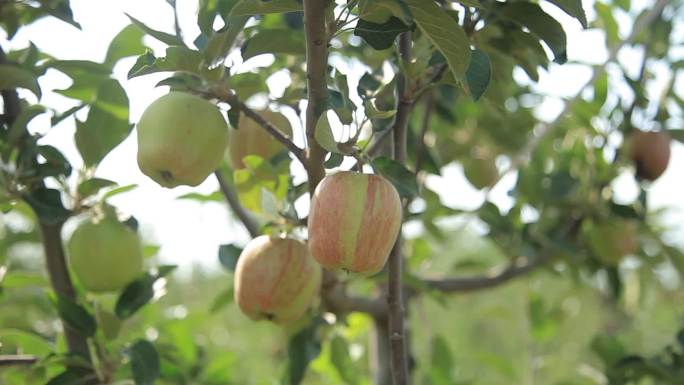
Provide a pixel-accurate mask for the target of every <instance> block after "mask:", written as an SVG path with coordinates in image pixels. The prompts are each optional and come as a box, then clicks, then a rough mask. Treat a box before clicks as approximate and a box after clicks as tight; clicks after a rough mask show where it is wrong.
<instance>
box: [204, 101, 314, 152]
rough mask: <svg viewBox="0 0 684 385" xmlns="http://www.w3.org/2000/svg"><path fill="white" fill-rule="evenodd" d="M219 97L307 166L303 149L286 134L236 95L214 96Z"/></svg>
mask: <svg viewBox="0 0 684 385" xmlns="http://www.w3.org/2000/svg"><path fill="white" fill-rule="evenodd" d="M212 96H214V97H218V99H219V100H221V101H224V102H226V103H228V104H230V105H231V106H232V107H234V108H237V109H238V110H240V111H241V112H242V113H243V114H245V116H247V117H248V118H250V119H252V120H253V121H254V122H256V123H257V124H258V125H259V126H260V127H261V128H263V129H264V130H266V131H267V132H268V133H269V134H271V135H272V136H273V137H274V138H275V139H276V140H278V141H279V142H280V143H282V144H283V145H284V146H285V148H287V149H288V151H290V152H291V153H292V154H293V155H294V156H295V158H297V160H299V161H300V162H301V163H302V164H303V165H304V166H306V164H307V160H306V154H305V152H304V150H303V149H301V148H300V147H298V146H297V145H296V144H295V143H294V142H293V141H292V140H291V139H290V138H289V137H288V136H287V135H285V133H283V132H282V131H280V130H279V129H278V128H277V127H276V126H274V125H273V124H271V123H270V122H269V121H268V120H266V119H264V118H263V117H262V116H261V115H260V114H259V113H258V112H256V111H254V110H253V109H251V108H249V106H247V105H246V104H245V103H243V102H242V101H240V100H239V99H238V98H237V96H236V95H234V94H222V95H212Z"/></svg>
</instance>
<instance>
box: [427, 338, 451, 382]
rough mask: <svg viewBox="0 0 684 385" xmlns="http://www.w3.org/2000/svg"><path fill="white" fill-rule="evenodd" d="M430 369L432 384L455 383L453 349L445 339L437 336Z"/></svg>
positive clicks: (434, 340) (433, 340) (433, 342)
mask: <svg viewBox="0 0 684 385" xmlns="http://www.w3.org/2000/svg"><path fill="white" fill-rule="evenodd" d="M430 361H431V363H432V365H431V366H430V369H429V371H428V373H429V377H430V384H434V385H451V384H453V383H454V378H453V372H452V370H453V367H454V362H453V361H454V360H453V357H452V355H451V349H449V344H448V343H447V341H446V340H445V339H444V337H442V336H440V335H437V336H435V337H433V338H432V355H431V360H430Z"/></svg>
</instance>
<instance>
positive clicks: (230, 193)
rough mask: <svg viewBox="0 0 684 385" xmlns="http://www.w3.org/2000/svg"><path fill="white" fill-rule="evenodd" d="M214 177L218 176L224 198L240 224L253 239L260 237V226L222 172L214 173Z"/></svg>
mask: <svg viewBox="0 0 684 385" xmlns="http://www.w3.org/2000/svg"><path fill="white" fill-rule="evenodd" d="M214 175H215V176H216V180H217V181H218V184H219V188H220V189H221V192H222V193H223V196H224V197H225V198H226V201H227V202H228V206H230V209H231V210H233V213H235V215H236V216H237V217H238V219H240V222H242V225H243V226H245V229H246V230H247V232H248V233H249V235H250V236H251V237H252V238H256V237H257V236H259V234H260V231H259V225H258V224H257V223H256V222H255V221H254V220H253V218H252V217H251V216H250V215H249V212H248V211H247V210H245V208H244V207H242V205H241V204H240V201H239V200H238V197H237V195H236V194H235V191H234V190H233V189H232V188H231V186H230V185H229V184H228V182H226V179H225V178H224V177H223V175H222V174H221V171H219V170H216V171H214Z"/></svg>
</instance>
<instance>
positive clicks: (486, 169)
mask: <svg viewBox="0 0 684 385" xmlns="http://www.w3.org/2000/svg"><path fill="white" fill-rule="evenodd" d="M463 173H464V174H465V177H466V178H467V179H468V181H469V182H470V183H471V184H472V185H473V186H475V188H477V189H478V190H481V189H483V188H485V187H490V186H491V185H493V184H494V182H496V181H497V179H499V169H497V168H496V161H495V160H494V159H492V158H470V159H468V160H466V161H465V162H463Z"/></svg>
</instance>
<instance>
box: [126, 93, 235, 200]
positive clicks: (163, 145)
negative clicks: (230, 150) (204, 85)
mask: <svg viewBox="0 0 684 385" xmlns="http://www.w3.org/2000/svg"><path fill="white" fill-rule="evenodd" d="M227 146H228V125H227V124H226V121H225V119H224V118H223V115H222V114H221V112H220V111H219V109H218V107H216V106H215V105H214V104H212V103H210V102H208V101H206V100H204V99H202V98H200V97H198V96H195V95H191V94H188V93H184V92H169V93H168V94H166V95H164V96H162V97H160V98H159V99H157V100H155V101H154V102H153V103H152V104H150V105H149V107H147V109H146V110H145V112H143V114H142V117H141V118H140V121H139V122H138V166H139V167H140V170H141V171H142V172H143V173H144V174H145V175H147V176H149V177H150V178H152V179H153V180H154V181H155V182H157V183H159V184H160V185H161V186H163V187H167V188H173V187H176V186H179V185H188V186H197V185H199V184H200V183H202V182H203V181H204V180H205V179H206V178H207V176H209V174H211V173H212V172H213V171H214V170H215V169H216V168H218V166H219V164H220V163H221V160H222V159H223V157H224V154H225V151H226V147H227Z"/></svg>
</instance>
